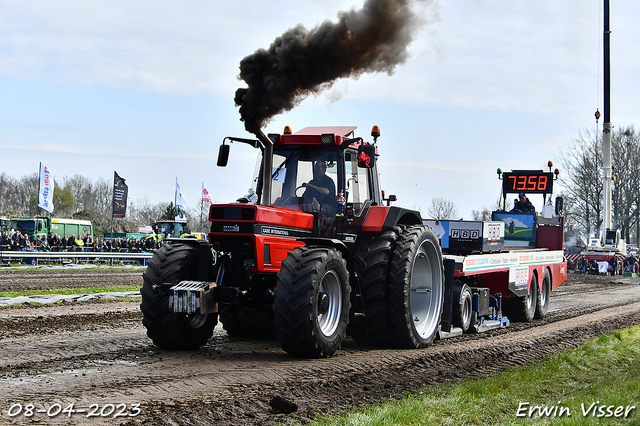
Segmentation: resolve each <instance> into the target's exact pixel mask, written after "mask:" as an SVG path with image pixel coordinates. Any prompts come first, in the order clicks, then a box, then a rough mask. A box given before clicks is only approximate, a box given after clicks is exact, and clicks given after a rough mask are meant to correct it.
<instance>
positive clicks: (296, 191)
mask: <svg viewBox="0 0 640 426" xmlns="http://www.w3.org/2000/svg"><path fill="white" fill-rule="evenodd" d="M300 188H304V189H305V190H306V189H307V187H306V186H303V185H300V186H299V187H297V188H296V190H295V191H293V193H294V194H295V196H296V197H302V195H304V192H303V193H302V194H301V195H298V189H300Z"/></svg>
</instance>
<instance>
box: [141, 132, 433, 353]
mask: <svg viewBox="0 0 640 426" xmlns="http://www.w3.org/2000/svg"><path fill="white" fill-rule="evenodd" d="M355 129H356V128H355V127H309V128H305V129H302V130H300V131H298V132H296V133H293V134H292V133H291V131H290V130H289V129H288V127H287V128H285V131H284V133H283V134H269V136H268V137H267V136H265V135H264V134H259V135H257V136H258V138H257V139H242V138H232V137H228V138H225V140H224V141H223V144H222V146H221V147H220V156H219V159H218V165H219V166H226V163H227V159H228V156H229V147H230V145H229V144H228V143H227V142H240V143H247V144H250V145H252V146H253V147H255V148H258V149H260V150H261V151H262V156H261V160H260V164H261V166H260V173H259V174H258V176H256V179H255V180H254V181H255V182H256V184H255V188H254V190H255V193H256V194H257V195H258V201H257V203H255V204H254V203H252V201H250V200H249V199H240V200H238V202H237V203H231V204H223V205H212V206H211V209H210V212H209V221H210V222H211V231H210V233H209V239H208V241H205V240H195V239H188V238H171V239H169V240H167V241H166V242H165V243H164V244H163V245H162V246H161V247H160V248H159V249H158V250H157V251H156V252H155V254H154V256H153V258H152V259H151V260H150V261H149V264H148V267H147V270H146V271H145V273H144V284H143V287H142V289H141V292H142V303H141V309H142V312H143V315H144V318H143V323H144V325H145V326H146V328H147V334H148V336H149V337H150V338H151V339H152V340H153V342H154V343H155V344H156V345H158V346H160V347H163V348H170V349H194V348H198V347H200V346H201V345H204V344H205V343H206V342H207V340H208V339H209V338H210V337H211V336H212V334H213V329H214V327H215V326H216V324H217V322H218V320H220V321H221V322H222V325H223V327H224V329H225V330H226V331H227V333H228V334H229V335H230V336H243V337H253V338H271V337H274V336H275V338H276V339H277V340H278V341H279V343H280V345H281V346H282V348H283V349H284V350H285V351H286V352H288V353H289V354H290V355H292V356H299V357H309V358H317V357H328V356H332V355H333V354H334V353H335V352H336V350H337V349H338V348H340V345H341V343H342V340H343V339H344V337H345V335H346V334H347V332H348V333H349V334H350V335H351V336H352V337H353V338H354V339H355V340H356V341H357V342H358V343H360V344H362V345H375V346H388V345H393V346H395V347H404V348H421V347H425V346H428V345H429V344H431V342H432V341H433V339H434V338H435V336H436V334H437V332H438V329H439V325H440V319H441V313H442V307H443V297H444V287H443V286H444V277H443V261H442V251H441V248H440V244H439V241H438V238H437V237H436V235H435V233H434V232H433V231H432V230H431V229H430V228H428V227H426V226H424V225H423V222H422V218H421V216H420V213H419V212H417V211H414V210H409V209H404V208H401V207H396V206H391V205H390V204H391V201H395V197H394V196H389V197H388V198H384V192H383V191H382V190H381V189H380V183H379V181H378V171H377V162H376V159H377V156H378V152H377V146H376V145H375V144H376V142H377V138H378V137H379V135H380V131H379V129H378V127H377V126H374V128H373V131H372V133H371V135H372V137H373V143H367V142H365V141H364V140H363V139H362V138H360V137H354V131H355Z"/></svg>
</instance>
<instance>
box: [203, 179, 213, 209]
mask: <svg viewBox="0 0 640 426" xmlns="http://www.w3.org/2000/svg"><path fill="white" fill-rule="evenodd" d="M202 201H208V202H209V203H211V204H213V201H211V196H210V195H209V191H207V188H206V187H205V186H204V182H202Z"/></svg>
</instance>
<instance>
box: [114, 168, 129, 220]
mask: <svg viewBox="0 0 640 426" xmlns="http://www.w3.org/2000/svg"><path fill="white" fill-rule="evenodd" d="M124 182H125V179H123V178H121V177H120V176H118V172H116V171H115V170H114V172H113V216H112V217H124V215H125V213H126V212H127V194H128V193H129V187H128V186H127V184H126V183H124Z"/></svg>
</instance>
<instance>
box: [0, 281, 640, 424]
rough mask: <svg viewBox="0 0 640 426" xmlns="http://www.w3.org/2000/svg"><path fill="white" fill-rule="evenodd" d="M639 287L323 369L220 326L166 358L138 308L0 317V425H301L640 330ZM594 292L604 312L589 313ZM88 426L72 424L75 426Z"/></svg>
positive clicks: (345, 351)
mask: <svg viewBox="0 0 640 426" xmlns="http://www.w3.org/2000/svg"><path fill="white" fill-rule="evenodd" d="M637 282H638V280H636V281H635V284H632V283H630V282H626V283H623V282H620V283H616V284H606V285H603V286H599V285H598V283H596V284H591V283H586V284H584V283H582V282H579V283H572V282H568V283H567V284H568V285H567V288H566V289H563V290H564V291H557V292H554V293H552V299H551V300H552V304H551V306H552V307H554V309H556V310H555V311H553V312H551V313H550V314H549V315H548V316H547V318H545V319H544V320H539V321H534V322H533V323H513V324H512V326H511V327H508V328H505V329H500V330H494V331H489V332H486V333H482V334H479V335H464V336H460V337H456V338H451V339H445V340H440V341H437V342H436V343H435V344H434V345H432V346H430V347H429V348H426V349H423V350H393V349H370V348H362V347H360V346H358V345H357V344H356V343H355V342H353V340H351V339H347V340H346V341H345V342H344V344H343V348H342V349H341V350H339V351H338V353H337V356H336V357H334V358H330V359H323V360H300V359H293V358H290V357H289V356H288V355H287V354H286V353H284V352H283V351H282V350H281V349H280V348H279V346H278V344H277V342H275V341H249V340H230V339H229V338H228V337H227V336H226V333H224V331H223V330H221V328H220V326H218V328H217V329H216V334H215V335H214V337H213V338H212V339H211V340H209V342H208V343H207V345H206V346H204V347H202V348H201V349H200V350H199V351H194V352H172V351H162V350H159V349H157V348H156V347H154V346H153V345H152V343H151V341H150V340H149V339H148V338H147V337H146V335H145V329H144V328H143V327H142V325H141V324H140V314H139V307H138V303H137V302H104V303H86V304H65V305H64V306H38V307H35V308H31V307H20V308H14V309H1V310H0V336H1V337H0V345H2V348H3V349H2V351H0V411H2V413H3V416H1V417H0V423H3V422H6V421H8V420H7V417H6V416H5V415H4V413H5V412H6V409H7V407H8V406H10V404H11V403H14V402H21V403H26V402H31V403H35V404H41V405H43V406H46V405H47V404H49V405H50V404H52V403H54V402H59V403H61V404H63V405H65V404H69V403H74V404H75V406H76V407H79V406H84V407H85V408H86V407H88V406H89V405H90V404H107V403H117V402H123V403H134V402H135V403H141V404H142V409H143V411H142V413H141V415H140V416H137V417H135V418H131V419H128V420H110V422H109V424H128V425H134V424H149V425H152V424H153V425H156V424H167V425H168V424H173V425H175V424H178V425H187V424H196V425H197V424H202V425H205V424H206V425H208V424H219V425H230V426H236V425H251V424H266V423H269V422H284V421H290V420H293V419H295V420H300V421H306V420H308V419H311V418H312V417H313V416H315V415H316V414H319V413H326V412H337V411H339V410H342V409H345V408H351V407H353V406H355V405H359V404H363V403H375V402H380V401H385V400H388V399H389V398H393V397H394V396H396V395H398V394H401V393H402V392H403V391H411V390H414V389H416V388H418V387H421V386H424V385H433V384H437V383H441V382H449V381H456V380H460V379H462V378H464V377H476V376H481V375H485V374H490V373H493V372H496V371H500V370H502V369H504V368H506V367H508V366H510V365H520V364H523V363H527V362H530V361H532V360H536V359H539V358H541V357H543V356H545V355H548V354H550V353H554V352H558V351H560V350H562V349H564V348H567V347H576V346H578V345H580V344H581V343H582V342H583V341H584V339H586V338H589V337H595V336H598V335H599V334H602V333H606V332H611V331H613V330H617V329H620V328H625V327H629V326H631V325H635V324H638V323H640V296H639V295H637V289H638V286H637ZM573 288H576V289H578V290H577V291H575V292H574V291H573ZM561 289H562V287H561ZM586 289H588V290H589V294H590V295H589V297H584V295H585V290H586ZM559 290H560V289H559ZM591 294H595V295H597V297H598V300H599V301H598V303H590V300H592V299H593V300H595V299H594V298H593V297H592V296H591ZM563 306H564V307H563ZM38 420H39V421H42V423H43V424H47V423H48V424H60V419H46V418H39V419H38ZM89 420H90V419H86V418H83V417H80V416H76V417H73V418H71V419H66V418H65V421H66V422H67V423H68V424H92V423H93V422H90V421H89ZM18 423H20V422H17V423H15V424H18Z"/></svg>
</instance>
